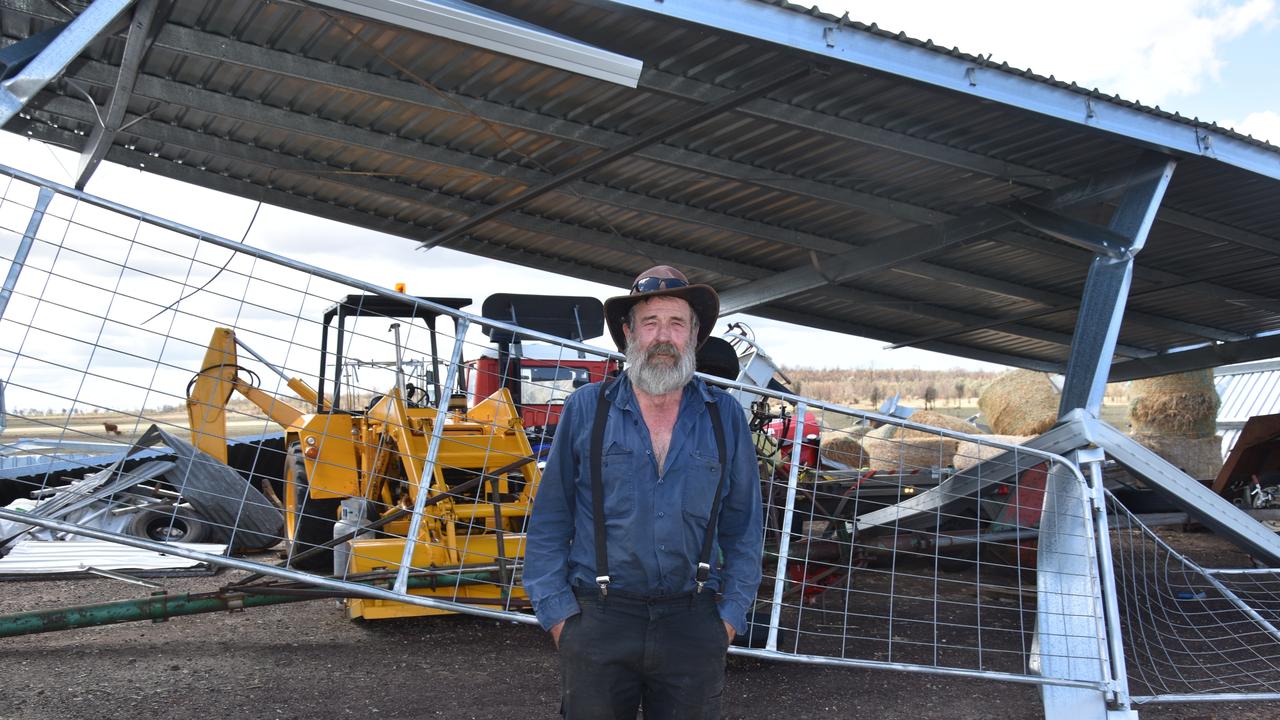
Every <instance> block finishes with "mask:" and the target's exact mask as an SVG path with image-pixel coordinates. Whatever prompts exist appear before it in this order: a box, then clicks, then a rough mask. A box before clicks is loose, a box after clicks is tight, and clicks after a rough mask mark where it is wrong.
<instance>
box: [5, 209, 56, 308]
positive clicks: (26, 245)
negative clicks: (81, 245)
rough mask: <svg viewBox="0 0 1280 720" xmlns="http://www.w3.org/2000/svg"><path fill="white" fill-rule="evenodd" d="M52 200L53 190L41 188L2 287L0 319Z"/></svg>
mask: <svg viewBox="0 0 1280 720" xmlns="http://www.w3.org/2000/svg"><path fill="white" fill-rule="evenodd" d="M51 200H53V190H50V189H49V188H47V187H42V188H40V194H39V195H38V196H36V206H35V207H34V208H32V210H31V219H30V220H28V221H27V231H26V232H25V233H23V235H22V241H21V242H19V243H18V251H17V252H16V253H14V254H13V260H12V261H10V263H9V274H8V275H6V276H5V279H4V288H3V289H0V320H3V319H4V311H5V308H7V307H9V298H10V297H12V296H13V289H14V288H15V287H17V285H18V276H19V275H21V274H22V269H23V268H24V267H26V266H27V255H29V254H30V253H31V246H32V245H33V244H34V243H35V240H36V233H37V232H38V231H39V230H40V223H42V222H44V212H45V210H46V209H48V207H49V201H51Z"/></svg>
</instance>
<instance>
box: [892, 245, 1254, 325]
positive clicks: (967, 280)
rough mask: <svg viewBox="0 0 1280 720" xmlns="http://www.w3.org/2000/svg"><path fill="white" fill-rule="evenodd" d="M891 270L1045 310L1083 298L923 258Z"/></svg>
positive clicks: (1140, 318) (1143, 321)
mask: <svg viewBox="0 0 1280 720" xmlns="http://www.w3.org/2000/svg"><path fill="white" fill-rule="evenodd" d="M892 272H897V273H902V274H905V275H913V276H916V277H922V278H926V279H928V280H933V281H936V282H943V283H948V284H952V285H958V286H961V287H963V288H965V290H966V291H970V292H983V293H987V294H990V295H996V296H999V297H1010V298H1015V299H1018V300H1027V301H1030V302H1034V303H1037V304H1040V305H1044V306H1045V309H1046V310H1055V311H1056V310H1064V309H1074V308H1075V307H1076V306H1077V305H1078V304H1079V302H1080V301H1079V300H1078V299H1077V298H1073V297H1071V296H1069V295H1063V294H1061V293H1057V292H1053V291H1051V290H1045V289H1044V288H1033V287H1029V286H1027V285H1020V284H1018V283H1014V282H1010V281H1008V280H1002V279H999V278H994V277H991V276H988V275H979V274H976V273H971V272H967V271H964V270H956V269H954V268H949V267H945V266H942V265H938V264H936V263H931V262H927V261H921V260H916V261H914V262H910V263H903V264H901V265H897V266H895V267H894V268H893V270H892ZM1125 320H1131V321H1133V322H1134V323H1135V324H1138V325H1144V326H1146V327H1151V328H1158V329H1161V330H1170V331H1173V332H1177V333H1182V334H1184V335H1187V336H1189V337H1200V338H1206V339H1209V340H1221V341H1224V342H1227V341H1235V340H1244V339H1246V338H1248V337H1249V336H1248V335H1245V334H1243V333H1238V332H1232V331H1230V330H1223V329H1222V328H1216V327H1210V326H1208V325H1201V324H1199V323H1192V322H1187V321H1185V320H1177V319H1174V318H1171V317H1165V316H1164V315H1154V314H1152V313H1148V312H1143V311H1140V310H1132V309H1131V310H1129V311H1128V312H1127V313H1126V314H1125ZM907 344H914V343H907Z"/></svg>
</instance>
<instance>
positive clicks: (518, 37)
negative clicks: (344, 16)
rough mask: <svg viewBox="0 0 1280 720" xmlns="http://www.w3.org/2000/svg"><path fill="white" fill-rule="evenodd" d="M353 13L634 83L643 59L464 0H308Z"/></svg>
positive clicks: (527, 58)
mask: <svg viewBox="0 0 1280 720" xmlns="http://www.w3.org/2000/svg"><path fill="white" fill-rule="evenodd" d="M311 1H312V2H314V3H315V4H317V5H325V6H328V7H331V8H333V9H335V10H341V11H343V12H346V13H350V14H352V15H359V16H361V17H367V18H371V19H373V20H378V21H380V22H384V23H388V24H390V25H397V26H399V27H403V28H408V29H410V30H417V31H419V32H424V33H427V34H430V35H438V36H440V37H444V38H449V39H450V40H457V41H458V42H462V43H466V44H468V45H474V46H476V47H481V48H484V49H486V50H493V51H494V52H500V53H503V54H504V55H511V56H513V57H517V58H521V59H523V60H530V61H532V62H536V63H541V64H543V65H550V66H551V67H555V68H560V69H561V70H568V71H569V72H575V73H579V74H581V75H586V76H588V77H593V78H599V79H601V80H607V81H609V82H613V83H618V84H619V85H625V86H627V87H635V86H636V84H637V83H638V82H639V79H640V70H641V68H642V67H643V63H641V62H640V61H639V60H637V59H635V58H630V57H627V56H625V55H618V54H617V53H612V52H608V51H606V50H601V49H600V48H597V47H593V46H591V45H587V44H586V43H581V42H578V41H577V40H574V39H573V38H569V37H565V36H564V35H560V34H557V33H553V32H551V31H549V30H547V29H546V28H542V27H538V26H537V25H534V24H532V23H527V22H525V21H523V20H517V19H515V18H512V17H507V16H506V15H503V14H501V13H497V12H494V11H492V10H488V9H486V8H482V7H477V6H475V5H472V4H471V3H468V2H463V0H311Z"/></svg>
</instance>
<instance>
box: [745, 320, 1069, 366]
mask: <svg viewBox="0 0 1280 720" xmlns="http://www.w3.org/2000/svg"><path fill="white" fill-rule="evenodd" d="M751 314H752V315H756V316H759V317H762V318H768V319H771V320H779V321H781V322H788V323H795V324H796V325H805V326H808V327H814V328H818V329H820V330H830V331H831V332H837V333H843V334H846V335H857V336H859V337H864V338H872V339H875V340H882V341H885V342H894V341H895V340H898V339H901V338H903V337H905V336H904V335H903V334H902V333H899V332H896V331H893V330H886V329H885V328H880V327H872V326H870V325H861V324H858V323H850V322H845V321H843V320H836V319H833V318H820V317H814V316H813V315H810V314H808V313H805V312H800V311H796V310H789V309H787V308H783V307H779V306H777V305H770V306H768V307H762V308H759V309H758V310H752V311H751ZM923 349H925V350H929V351H931V352H938V353H943V354H946V355H955V356H958V357H967V358H969V359H971V360H981V361H983V362H990V363H996V364H998V365H1010V366H1013V367H1020V368H1026V369H1028V370H1041V371H1044V372H1050V373H1058V372H1062V367H1063V366H1062V364H1061V363H1055V362H1052V361H1048V360H1037V359H1035V358H1028V357H1021V356H1018V355H1008V354H1005V353H1000V352H994V351H991V350H981V349H978V348H974V347H970V346H968V345H957V344H952V343H931V344H930V345H929V346H928V347H925V348H923Z"/></svg>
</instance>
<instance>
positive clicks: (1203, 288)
mask: <svg viewBox="0 0 1280 720" xmlns="http://www.w3.org/2000/svg"><path fill="white" fill-rule="evenodd" d="M1011 244H1012V243H1011ZM1016 244H1017V245H1018V246H1020V247H1024V248H1026V249H1029V250H1034V251H1036V252H1039V253H1043V254H1045V255H1049V256H1050V257H1056V258H1060V259H1064V260H1072V261H1079V260H1081V258H1082V257H1083V256H1082V255H1081V253H1080V252H1079V251H1078V250H1075V249H1073V248H1070V247H1067V246H1066V245H1062V244H1060V243H1056V242H1053V241H1051V240H1043V239H1041V238H1037V237H1032V236H1030V235H1027V236H1023V237H1020V238H1018V241H1017V243H1016ZM1133 272H1134V274H1133V277H1134V279H1135V280H1141V281H1143V282H1150V283H1157V284H1158V285H1159V287H1154V288H1148V289H1145V290H1140V291H1138V294H1145V293H1147V292H1153V293H1154V292H1160V291H1164V290H1169V289H1173V288H1175V287H1176V288H1178V289H1180V290H1185V291H1188V292H1195V293H1197V294H1200V295H1205V296H1208V297H1213V298H1216V299H1219V300H1225V301H1227V302H1239V301H1242V300H1244V301H1250V302H1262V303H1268V302H1276V300H1277V299H1280V298H1274V297H1268V296H1266V295H1258V294H1257V293H1251V292H1248V291H1247V290H1237V289H1236V288H1233V287H1227V286H1225V285H1219V284H1217V283H1214V282H1210V281H1209V280H1207V279H1197V278H1193V277H1188V276H1186V275H1182V274H1180V273H1175V272H1170V271H1168V270H1161V269H1160V268H1156V267H1151V266H1150V265H1141V264H1139V265H1135V266H1134V269H1133Z"/></svg>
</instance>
